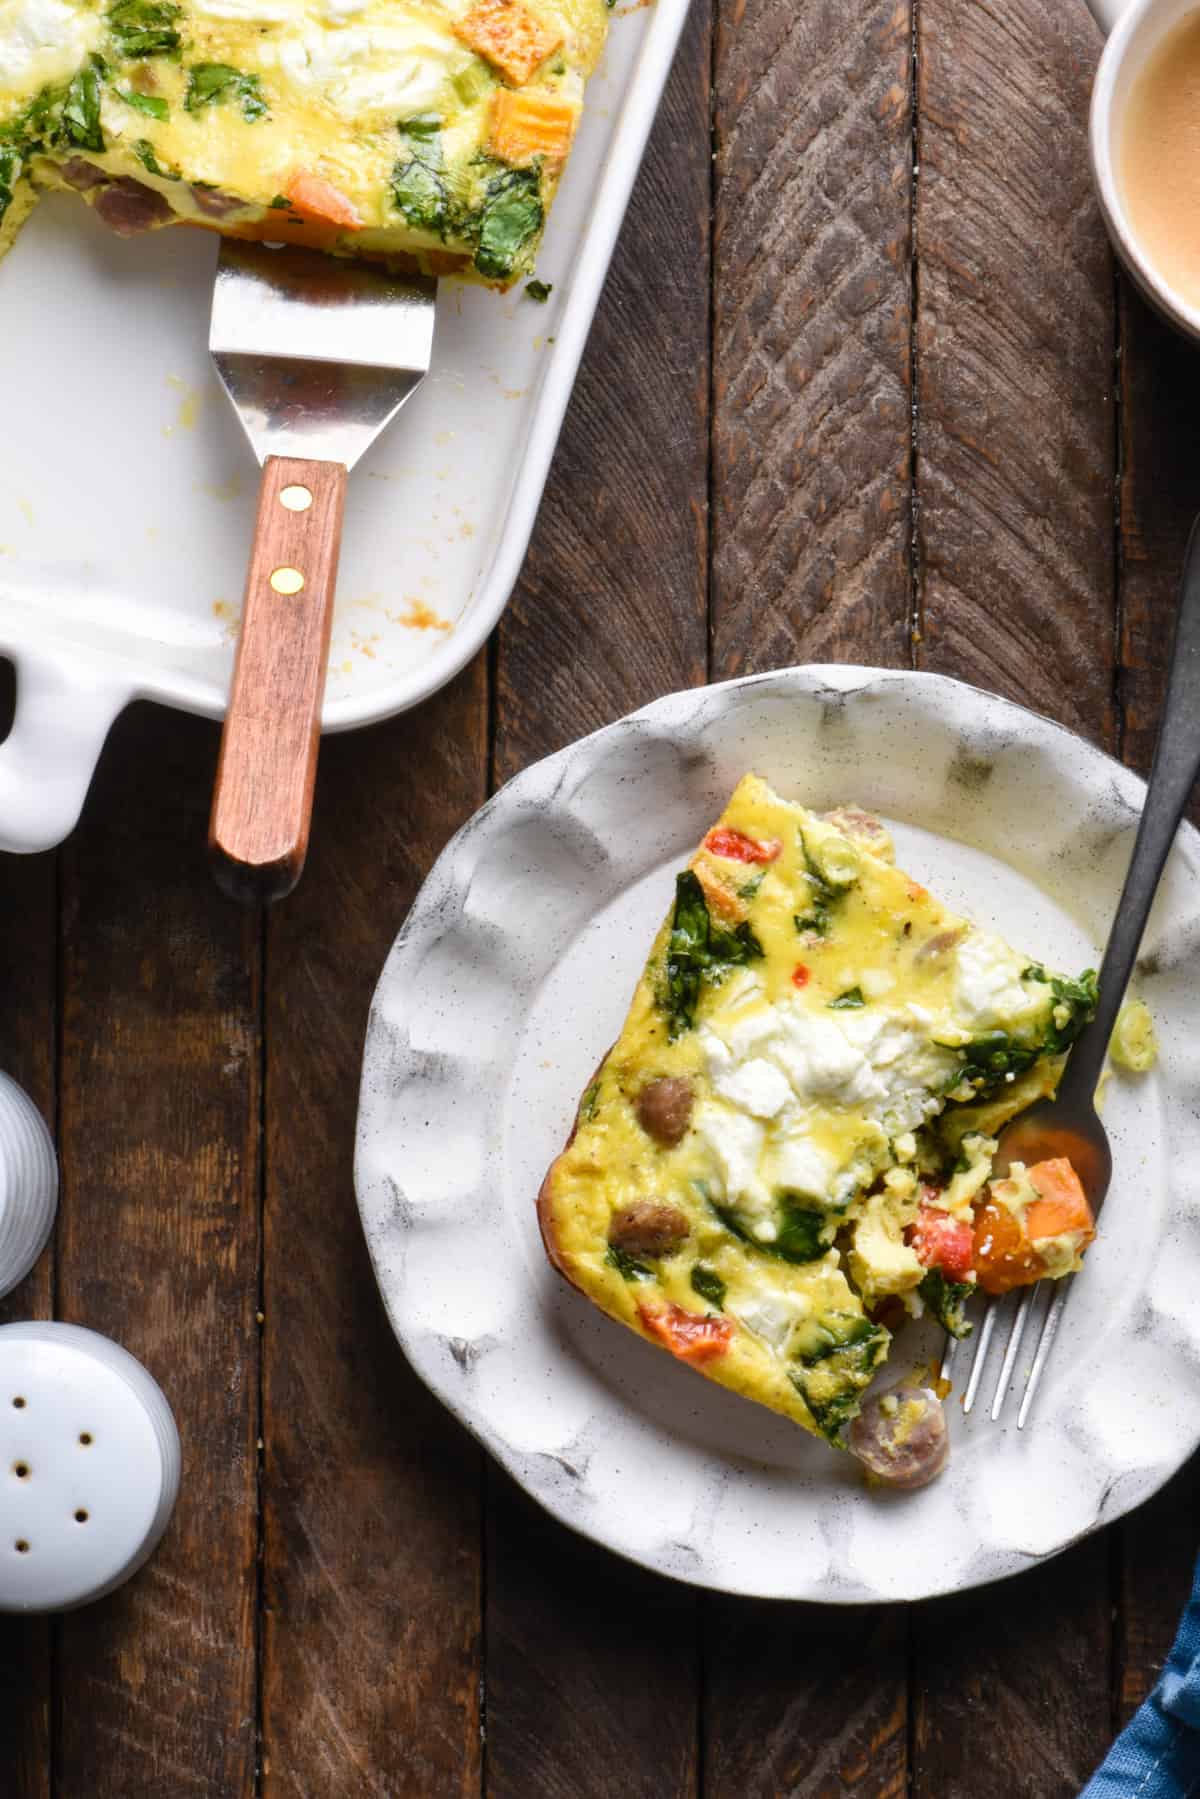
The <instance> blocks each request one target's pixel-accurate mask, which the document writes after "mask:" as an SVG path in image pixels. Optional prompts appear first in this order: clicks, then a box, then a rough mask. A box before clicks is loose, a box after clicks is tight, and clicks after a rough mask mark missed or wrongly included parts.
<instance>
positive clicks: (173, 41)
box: [108, 0, 183, 57]
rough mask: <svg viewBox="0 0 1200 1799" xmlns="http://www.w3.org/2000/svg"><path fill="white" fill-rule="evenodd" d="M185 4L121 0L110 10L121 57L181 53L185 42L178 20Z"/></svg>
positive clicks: (166, 0) (111, 30) (114, 43)
mask: <svg viewBox="0 0 1200 1799" xmlns="http://www.w3.org/2000/svg"><path fill="white" fill-rule="evenodd" d="M182 11H183V8H182V6H175V5H172V4H171V3H170V0H117V3H116V5H115V6H110V7H109V9H108V30H109V35H110V37H111V38H112V46H113V49H114V50H115V51H116V52H117V54H118V55H119V56H123V57H133V56H177V55H178V53H179V46H180V43H181V42H182V39H181V38H180V35H179V33H178V31H176V29H175V21H176V20H177V19H178V18H179V16H180V14H181V13H182Z"/></svg>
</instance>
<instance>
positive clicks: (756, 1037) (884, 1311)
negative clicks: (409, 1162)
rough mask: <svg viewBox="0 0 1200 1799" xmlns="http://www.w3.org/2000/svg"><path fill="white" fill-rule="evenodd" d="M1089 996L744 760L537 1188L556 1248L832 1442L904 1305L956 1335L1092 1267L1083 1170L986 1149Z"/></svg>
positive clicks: (600, 1289) (1084, 987) (686, 1353)
mask: <svg viewBox="0 0 1200 1799" xmlns="http://www.w3.org/2000/svg"><path fill="white" fill-rule="evenodd" d="M1095 1001H1096V982H1095V976H1094V974H1093V973H1092V972H1091V971H1090V970H1089V971H1088V972H1087V973H1085V974H1083V975H1082V976H1080V977H1079V978H1078V979H1067V978H1064V977H1062V976H1060V975H1058V974H1054V973H1052V972H1050V971H1049V970H1047V969H1046V968H1044V967H1042V966H1041V964H1040V963H1037V962H1035V961H1033V960H1032V959H1031V958H1030V957H1029V956H1028V955H1023V954H1021V953H1019V952H1018V951H1016V950H1015V949H1011V948H1009V947H1008V945H1007V944H1005V943H1003V942H1002V941H1000V939H999V938H997V937H995V936H993V935H992V934H990V933H989V932H987V931H984V930H982V929H980V928H978V927H977V926H975V925H973V924H971V923H969V922H968V921H967V920H965V919H963V918H959V917H956V916H955V915H954V914H953V913H951V912H950V911H948V910H947V908H946V907H945V906H943V905H942V904H941V903H940V902H939V901H938V900H937V899H935V898H934V896H933V895H932V894H931V893H929V892H928V891H927V890H926V889H925V888H924V887H923V886H921V885H920V884H919V883H918V882H916V881H914V880H912V879H910V878H909V876H907V875H906V874H904V873H902V872H901V871H900V870H899V869H898V868H896V867H895V865H894V861H893V851H892V845H891V840H890V837H889V835H888V833H887V831H886V830H885V828H884V827H883V826H882V824H880V823H879V821H878V820H876V819H874V818H872V817H870V816H869V815H868V814H866V813H864V812H861V811H858V810H855V809H853V808H843V809H841V810H838V811H835V812H832V813H828V814H826V815H824V816H820V817H819V816H817V815H815V814H814V813H811V812H808V811H806V810H805V809H804V808H803V807H801V806H799V805H795V804H792V803H790V802H789V801H786V800H783V799H781V798H779V797H778V796H777V795H776V794H775V793H773V792H772V791H771V790H770V788H769V787H768V786H767V785H766V784H765V783H764V782H763V781H761V780H760V779H758V778H757V777H755V776H752V775H748V776H747V777H746V778H745V779H744V780H743V781H742V782H741V783H740V785H739V786H738V788H737V790H736V792H735V793H734V795H733V797H732V799H731V800H730V803H729V805H728V807H727V808H726V810H725V812H724V814H723V816H722V818H721V819H720V821H719V822H718V824H717V825H716V826H715V827H714V828H713V829H712V830H711V831H710V832H709V833H708V835H707V836H706V837H705V839H704V842H703V844H702V845H701V847H700V849H699V850H698V851H697V853H696V854H695V856H694V857H693V858H692V861H691V863H690V865H689V867H688V868H687V869H686V870H685V871H684V872H683V873H681V874H680V875H679V876H678V877H677V880H676V892H675V902H674V906H673V908H672V911H671V914H670V916H669V917H668V918H667V920H666V921H665V923H664V924H663V926H662V929H661V931H660V932H659V935H658V938H657V939H656V941H655V944H654V946H653V948H652V950H651V952H650V957H649V960H648V962H647V964H646V967H645V971H644V973H643V975H642V978H641V980H640V982H639V984H638V987H637V991H636V993H635V994H634V998H633V1003H632V1006H631V1007H630V1010H629V1014H628V1017H627V1018H626V1021H625V1025H624V1028H623V1030H622V1032H621V1035H620V1038H619V1039H618V1041H617V1043H616V1045H615V1046H614V1047H613V1049H612V1050H611V1051H610V1052H609V1054H608V1055H607V1056H606V1057H605V1059H604V1062H603V1063H602V1065H601V1067H600V1069H599V1072H598V1073H597V1075H596V1077H595V1079H594V1080H593V1082H592V1084H591V1085H590V1086H589V1087H588V1089H587V1092H586V1093H585V1094H584V1097H583V1100H582V1102H581V1104H580V1107H579V1113H578V1117H577V1120H576V1124H575V1129H574V1133H573V1136H572V1138H571V1141H570V1142H569V1144H568V1146H567V1148H566V1149H565V1150H564V1151H563V1153H562V1154H561V1155H560V1156H559V1157H558V1159H557V1160H556V1161H555V1163H554V1164H553V1166H552V1168H551V1169H550V1172H549V1174H548V1175H547V1177H546V1180H545V1183H544V1185H543V1187H542V1191H541V1194H540V1196H539V1217H540V1222H541V1226H542V1234H543V1238H544V1241H545V1245H546V1249H547V1252H548V1254H549V1256H550V1259H551V1261H552V1262H553V1263H554V1264H555V1265H556V1266H557V1267H558V1268H559V1269H560V1270H561V1272H562V1273H563V1274H565V1275H566V1276H567V1278H568V1279H569V1280H570V1281H571V1282H573V1283H574V1285H575V1286H577V1287H579V1288H581V1289H582V1291H583V1292H584V1293H585V1294H587V1296H588V1297H589V1298H590V1299H592V1300H593V1301H594V1302H595V1303H596V1304H597V1305H598V1306H600V1307H601V1308H602V1309H603V1310H604V1311H605V1312H607V1313H609V1314H610V1316H612V1317H613V1318H616V1319H619V1320H620V1321H621V1322H622V1323H623V1324H626V1325H629V1326H630V1327H631V1328H632V1329H634V1330H635V1331H637V1332H639V1333H640V1334H641V1335H642V1336H643V1337H646V1338H648V1339H649V1340H650V1341H652V1342H654V1343H656V1344H659V1345H660V1346H661V1347H663V1348H664V1349H666V1350H668V1351H669V1352H670V1353H671V1354H672V1355H674V1356H676V1357H678V1358H679V1359H680V1360H682V1361H684V1362H687V1363H689V1364H691V1366H693V1367H695V1368H697V1369H699V1370H700V1371H701V1372H702V1373H704V1374H706V1375H707V1376H708V1377H709V1378H710V1379H712V1380H715V1381H718V1382H720V1383H721V1385H723V1386H726V1387H730V1388H732V1389H733V1390H734V1391H735V1392H738V1393H741V1394H743V1395H744V1396H746V1397H747V1398H750V1399H754V1400H758V1401H760V1402H761V1403H762V1404H764V1405H766V1406H769V1407H771V1408H772V1409H773V1410H774V1411H777V1412H782V1413H784V1414H785V1415H786V1416H788V1417H790V1418H792V1419H794V1420H795V1421H796V1423H798V1424H800V1425H802V1426H803V1427H804V1428H805V1429H807V1430H810V1431H813V1432H815V1433H817V1434H818V1435H820V1436H823V1437H825V1438H826V1439H828V1440H829V1441H830V1442H834V1443H839V1442H840V1441H841V1440H842V1437H843V1431H844V1427H845V1426H846V1425H847V1424H848V1423H849V1421H850V1420H852V1419H853V1418H855V1416H856V1414H857V1413H858V1412H859V1409H860V1405H861V1402H862V1398H863V1394H864V1390H865V1389H866V1387H867V1386H868V1384H869V1383H870V1382H871V1380H872V1378H873V1377H874V1375H875V1373H876V1371H877V1370H878V1369H879V1368H880V1367H881V1365H882V1364H883V1363H884V1361H885V1360H886V1359H887V1357H888V1353H889V1349H890V1347H891V1343H892V1338H893V1334H894V1332H895V1331H896V1329H897V1328H898V1327H899V1326H900V1325H902V1324H903V1322H904V1320H905V1319H906V1318H910V1317H918V1316H921V1315H922V1314H924V1313H932V1314H933V1316H934V1317H936V1318H937V1319H938V1320H939V1321H940V1322H941V1323H942V1324H943V1325H944V1326H945V1327H946V1328H947V1329H948V1330H949V1331H951V1332H952V1333H954V1334H956V1335H961V1334H965V1333H966V1332H967V1330H968V1329H969V1326H968V1324H967V1322H966V1320H965V1318H964V1306H965V1304H966V1302H967V1301H968V1300H969V1298H970V1297H971V1295H972V1293H973V1292H974V1291H975V1290H976V1288H977V1287H978V1288H982V1289H984V1290H986V1291H988V1292H991V1293H1000V1292H1004V1291H1007V1290H1008V1289H1009V1288H1011V1287H1014V1286H1017V1285H1022V1284H1026V1283H1029V1282H1032V1281H1035V1280H1037V1279H1040V1278H1041V1277H1043V1276H1061V1275H1064V1274H1067V1273H1069V1272H1071V1271H1072V1270H1074V1269H1076V1268H1078V1267H1079V1259H1080V1256H1081V1254H1082V1252H1083V1250H1084V1249H1085V1248H1086V1246H1087V1244H1088V1243H1089V1242H1090V1241H1091V1239H1092V1236H1093V1234H1094V1232H1093V1221H1092V1217H1091V1213H1090V1210H1089V1208H1088V1204H1087V1200H1086V1198H1085V1197H1084V1194H1083V1191H1082V1188H1081V1186H1080V1184H1079V1181H1078V1179H1077V1178H1076V1176H1075V1173H1074V1171H1073V1169H1072V1168H1071V1165H1070V1163H1069V1161H1066V1160H1064V1159H1062V1158H1058V1159H1055V1160H1053V1161H1046V1162H1042V1163H1039V1164H1037V1165H1035V1166H1034V1167H1031V1168H1024V1167H1022V1166H1021V1165H1020V1164H1019V1163H1014V1164H1013V1166H1012V1167H1011V1168H1010V1169H1008V1170H1007V1171H1006V1172H1005V1175H1004V1178H1002V1179H1001V1178H998V1177H996V1176H995V1175H994V1171H993V1158H994V1157H995V1155H996V1150H997V1133H998V1131H999V1129H1000V1127H1001V1126H1002V1125H1004V1124H1005V1123H1006V1122H1007V1121H1008V1120H1009V1119H1011V1118H1012V1117H1013V1116H1014V1115H1015V1114H1016V1113H1017V1112H1019V1111H1021V1110H1022V1109H1023V1108H1024V1107H1026V1106H1028V1105H1030V1104H1031V1103H1032V1102H1033V1101H1034V1100H1035V1099H1038V1098H1040V1097H1042V1096H1043V1095H1045V1094H1048V1093H1050V1092H1052V1091H1053V1090H1054V1088H1055V1086H1056V1085H1057V1081H1058V1077H1059V1075H1060V1073H1061V1070H1062V1067H1063V1062H1064V1058H1065V1056H1066V1053H1067V1051H1068V1050H1069V1048H1070V1046H1071V1044H1072V1043H1073V1041H1074V1040H1075V1038H1076V1036H1077V1035H1078V1034H1079V1032H1080V1030H1081V1029H1082V1028H1083V1026H1084V1024H1085V1023H1086V1022H1087V1021H1088V1019H1089V1018H1090V1017H1091V1015H1092V1013H1093V1011H1094V1008H1095ZM901 1423H903V1420H901ZM914 1484H916V1483H915V1482H914Z"/></svg>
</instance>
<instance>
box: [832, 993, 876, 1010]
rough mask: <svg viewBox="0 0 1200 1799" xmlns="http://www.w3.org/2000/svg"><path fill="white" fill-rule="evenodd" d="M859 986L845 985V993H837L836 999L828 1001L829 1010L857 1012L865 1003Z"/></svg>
mask: <svg viewBox="0 0 1200 1799" xmlns="http://www.w3.org/2000/svg"><path fill="white" fill-rule="evenodd" d="M866 1003H867V1002H866V1000H865V999H864V998H863V990H862V988H861V987H847V989H846V991H845V993H839V994H838V996H837V998H836V999H831V1000H830V1002H829V1010H830V1011H831V1012H857V1011H859V1009H860V1008H861V1007H863V1006H865V1005H866Z"/></svg>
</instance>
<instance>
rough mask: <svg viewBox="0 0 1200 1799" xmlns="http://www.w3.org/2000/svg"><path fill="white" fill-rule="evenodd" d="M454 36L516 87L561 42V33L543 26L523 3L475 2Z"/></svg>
mask: <svg viewBox="0 0 1200 1799" xmlns="http://www.w3.org/2000/svg"><path fill="white" fill-rule="evenodd" d="M454 33H455V36H456V37H459V38H461V39H462V41H463V43H464V44H467V45H469V46H470V48H471V49H472V50H474V52H475V54H476V55H477V56H482V57H483V59H484V61H485V62H490V63H491V65H492V67H493V68H496V69H499V71H500V73H501V74H502V75H503V76H505V77H506V78H507V80H509V81H511V82H512V83H513V84H514V86H516V87H520V86H521V85H522V84H523V83H524V82H526V81H528V80H529V77H530V76H531V75H532V74H533V71H534V70H535V69H536V68H538V67H540V65H541V64H542V63H544V62H545V60H546V58H547V57H548V56H549V54H550V52H551V51H552V50H556V49H557V48H558V46H559V44H561V42H562V33H561V32H560V31H555V30H554V29H553V27H552V26H549V25H543V23H542V22H541V20H540V19H537V18H535V17H534V15H533V14H532V13H531V12H529V11H528V10H527V9H526V8H525V7H524V6H522V5H521V3H520V0H476V4H475V5H474V6H473V7H472V8H471V10H470V12H469V13H466V14H465V15H464V16H463V17H462V18H461V19H458V20H457V21H456V22H455V25H454Z"/></svg>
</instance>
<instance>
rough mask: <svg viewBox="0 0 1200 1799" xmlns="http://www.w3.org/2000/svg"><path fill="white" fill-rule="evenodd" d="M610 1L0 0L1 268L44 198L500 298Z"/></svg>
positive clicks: (573, 116)
mask: <svg viewBox="0 0 1200 1799" xmlns="http://www.w3.org/2000/svg"><path fill="white" fill-rule="evenodd" d="M606 23H607V8H606V5H605V0H111V3H100V4H97V3H96V0H0V252H2V251H3V250H4V249H5V248H6V247H7V246H8V245H9V244H11V242H12V238H13V235H14V233H15V232H16V230H17V228H18V226H19V225H20V223H21V221H22V219H23V218H24V217H25V215H26V214H27V213H28V211H29V209H30V207H31V206H32V205H33V203H34V201H35V199H36V197H37V195H38V194H39V192H41V191H43V190H45V189H47V188H55V187H58V188H62V187H66V188H73V189H75V190H76V191H77V192H79V193H80V194H82V195H83V197H84V199H86V200H87V201H88V202H89V203H90V204H91V205H92V206H93V207H94V209H95V210H96V212H97V213H98V214H99V215H100V216H101V217H102V218H103V219H104V220H105V222H106V223H107V224H109V225H110V226H112V227H113V229H114V230H116V231H118V232H121V233H125V234H129V233H132V232H135V231H143V230H149V229H153V228H155V227H157V226H160V225H170V224H181V223H182V224H192V225H204V226H208V227H210V228H211V229H213V230H217V231H221V232H225V233H227V234H230V235H234V236H239V237H252V238H265V239H267V240H269V241H275V240H278V241H284V242H295V243H302V244H308V245H311V246H314V247H316V248H320V249H325V250H332V251H335V252H338V253H344V254H350V255H363V256H373V257H386V258H399V259H402V261H404V262H406V263H407V266H409V267H410V268H419V269H421V270H423V271H424V272H426V273H431V274H448V273H456V274H460V275H463V276H465V277H467V278H468V279H472V280H476V281H482V282H487V283H491V284H493V285H497V286H501V287H504V286H508V285H509V284H510V283H511V282H512V281H514V280H515V279H517V278H518V277H519V276H521V275H522V274H526V273H528V272H529V271H530V270H531V269H532V267H533V263H534V259H535V256H536V253H537V248H538V244H539V242H540V240H541V235H542V229H543V225H544V222H545V217H546V212H547V209H548V207H549V205H550V202H551V199H552V198H553V195H554V191H555V188H556V187H557V185H558V181H559V178H560V176H561V174H562V169H563V165H564V162H565V160H566V157H567V154H568V152H569V150H570V146H571V140H572V137H573V135H574V132H575V128H576V125H577V123H578V120H579V115H580V110H581V106H582V100H583V90H584V83H585V81H586V79H587V77H588V75H589V74H590V73H591V71H592V69H593V68H594V66H595V63H596V61H597V59H598V57H599V54H600V51H601V48H602V46H603V43H604V38H605V32H606Z"/></svg>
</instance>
